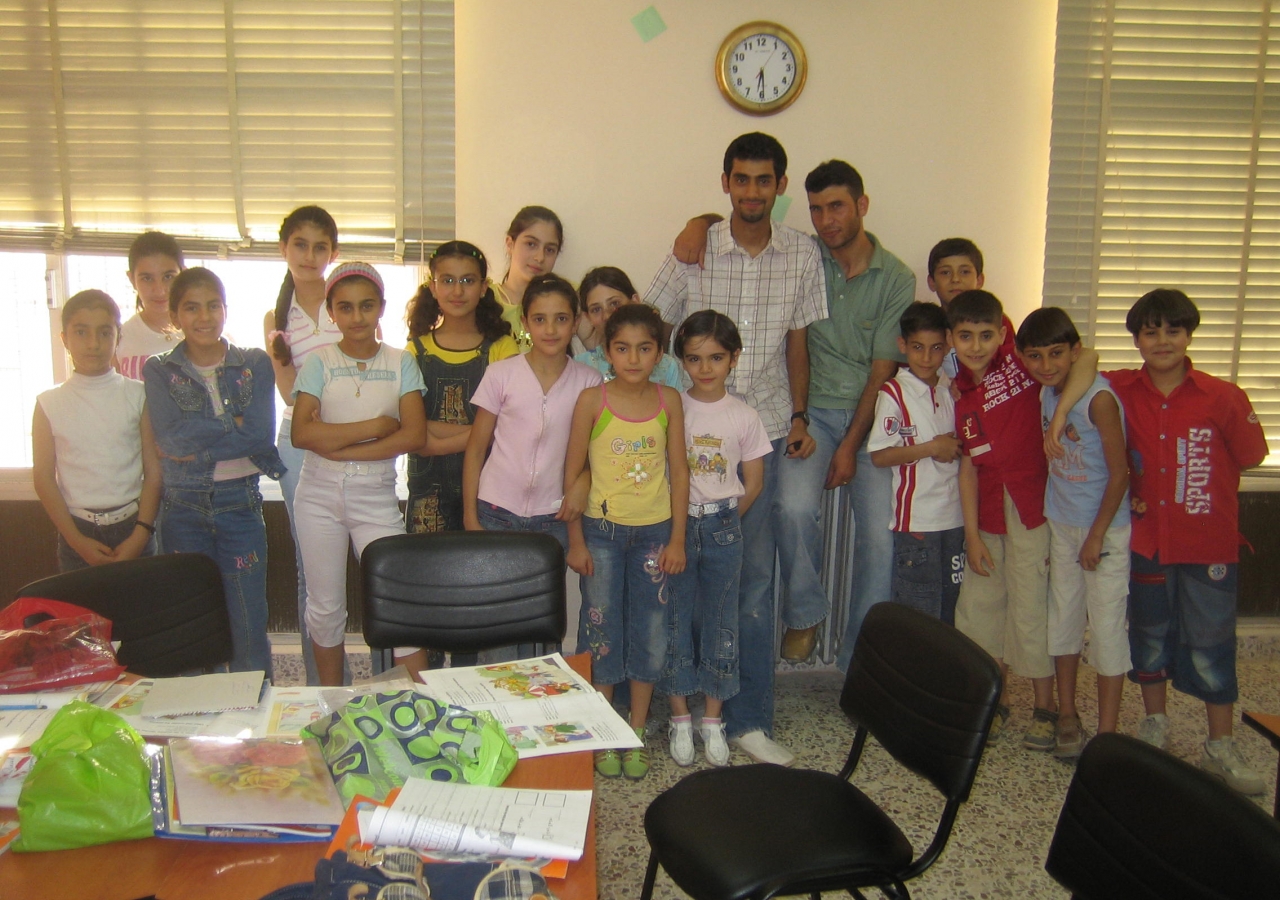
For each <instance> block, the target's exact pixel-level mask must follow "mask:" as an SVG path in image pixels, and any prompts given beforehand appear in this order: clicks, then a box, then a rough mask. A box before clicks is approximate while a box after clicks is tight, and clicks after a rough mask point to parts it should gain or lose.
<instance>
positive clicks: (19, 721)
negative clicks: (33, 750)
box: [0, 709, 57, 754]
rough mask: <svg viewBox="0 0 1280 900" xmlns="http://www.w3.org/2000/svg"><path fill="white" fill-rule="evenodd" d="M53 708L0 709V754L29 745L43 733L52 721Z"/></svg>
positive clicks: (54, 711)
mask: <svg viewBox="0 0 1280 900" xmlns="http://www.w3.org/2000/svg"><path fill="white" fill-rule="evenodd" d="M56 712H57V710H53V709H14V710H2V711H0V754H3V753H6V752H7V751H9V750H12V749H14V748H15V747H30V746H31V744H32V743H33V742H35V741H37V740H39V738H40V735H42V734H44V729H45V727H46V726H47V725H48V724H49V722H50V721H52V719H53V716H54V713H56Z"/></svg>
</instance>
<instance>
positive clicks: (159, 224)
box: [0, 0, 454, 261]
mask: <svg viewBox="0 0 1280 900" xmlns="http://www.w3.org/2000/svg"><path fill="white" fill-rule="evenodd" d="M0 81H2V82H3V84H4V89H3V90H0V168H2V169H3V171H4V172H5V173H6V177H5V178H4V179H3V181H0V248H7V249H42V250H46V251H49V250H52V251H61V250H77V251H80V252H106V251H119V250H121V249H123V248H124V247H127V245H128V242H129V241H130V240H131V239H132V238H133V236H135V235H136V234H137V233H138V232H140V231H142V230H144V229H146V228H158V229H160V230H163V231H167V232H170V233H172V234H174V235H176V236H179V237H180V238H181V239H182V243H183V246H184V248H190V250H191V251H192V252H195V253H197V254H199V253H201V252H208V253H219V254H220V255H227V254H245V255H274V254H276V253H277V250H276V234H277V229H278V228H279V223H280V220H281V219H282V218H283V217H284V215H285V214H286V213H287V212H288V211H289V210H291V209H293V208H294V207H296V206H299V205H302V204H305V203H317V204H319V205H321V206H324V207H325V208H326V209H328V210H329V211H330V212H331V213H333V215H334V218H335V219H336V220H337V221H338V225H339V228H340V236H341V240H342V244H343V245H344V249H345V250H346V254H345V255H347V256H348V257H350V256H351V255H352V253H353V252H360V253H362V254H364V255H372V256H374V257H376V258H381V259H390V258H399V257H401V256H403V257H405V258H407V259H408V260H410V261H412V260H416V259H418V258H419V256H420V254H421V252H422V247H423V245H428V246H429V245H432V244H434V243H438V242H439V241H442V240H447V239H448V238H450V237H452V232H453V221H454V213H453V202H454V201H453V198H454V165H453V149H454V90H453V83H454V82H453V4H452V2H438V0H312V2H310V3H306V4H301V5H300V4H297V3H290V2H283V0H183V2H181V3H174V2H172V0H0Z"/></svg>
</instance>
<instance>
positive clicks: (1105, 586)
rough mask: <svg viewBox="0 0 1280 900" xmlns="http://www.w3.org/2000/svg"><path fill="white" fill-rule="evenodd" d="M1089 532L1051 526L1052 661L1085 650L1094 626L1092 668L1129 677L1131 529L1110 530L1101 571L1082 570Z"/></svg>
mask: <svg viewBox="0 0 1280 900" xmlns="http://www.w3.org/2000/svg"><path fill="white" fill-rule="evenodd" d="M1088 536H1089V529H1088V528H1081V527H1079V526H1077V525H1063V524H1062V523H1061V522H1054V521H1052V520H1051V521H1050V522H1049V655H1050V656H1069V655H1071V654H1073V653H1079V652H1080V651H1081V649H1082V648H1083V646H1084V626H1085V620H1086V619H1087V620H1088V623H1089V664H1090V665H1091V666H1093V667H1094V668H1095V669H1097V670H1098V674H1099V675H1123V674H1125V673H1126V672H1128V671H1129V669H1130V665H1129V632H1128V630H1127V629H1126V628H1125V616H1126V613H1127V612H1128V606H1129V525H1128V523H1126V524H1124V525H1120V526H1118V527H1112V528H1108V529H1107V532H1106V534H1105V535H1103V538H1102V559H1100V560H1099V561H1098V568H1097V569H1096V570H1094V571H1092V572H1086V571H1085V570H1084V569H1083V568H1081V567H1080V559H1079V557H1080V548H1081V547H1082V546H1084V540H1085V538H1087V537H1088Z"/></svg>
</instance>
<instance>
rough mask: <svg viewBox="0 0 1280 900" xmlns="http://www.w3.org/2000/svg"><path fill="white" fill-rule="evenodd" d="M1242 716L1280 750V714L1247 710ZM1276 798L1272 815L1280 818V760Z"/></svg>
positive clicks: (1251, 726)
mask: <svg viewBox="0 0 1280 900" xmlns="http://www.w3.org/2000/svg"><path fill="white" fill-rule="evenodd" d="M1240 718H1241V719H1242V720H1243V721H1244V724H1246V725H1248V726H1249V727H1250V728H1252V729H1253V730H1254V731H1256V732H1258V734H1260V735H1262V736H1263V737H1264V738H1266V739H1267V740H1269V741H1270V742H1271V746H1272V747H1275V748H1276V749H1277V750H1280V716H1273V715H1271V714H1270V713H1260V712H1246V713H1242V714H1241V716H1240ZM1276 779H1277V781H1276V799H1275V803H1274V805H1273V806H1272V807H1271V815H1273V816H1274V817H1275V818H1277V819H1280V762H1278V763H1277V764H1276Z"/></svg>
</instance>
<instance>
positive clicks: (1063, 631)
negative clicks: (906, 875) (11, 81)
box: [1017, 306, 1129, 759]
mask: <svg viewBox="0 0 1280 900" xmlns="http://www.w3.org/2000/svg"><path fill="white" fill-rule="evenodd" d="M1017 345H1018V355H1019V356H1021V357H1022V362H1023V365H1025V366H1026V367H1027V370H1028V371H1029V372H1030V373H1031V375H1032V377H1033V378H1035V380H1036V381H1038V382H1040V384H1041V385H1043V387H1041V388H1040V410H1041V418H1042V421H1043V422H1044V424H1045V425H1046V426H1047V425H1048V423H1049V421H1050V419H1052V418H1053V417H1054V414H1055V413H1056V412H1057V409H1058V405H1059V400H1060V399H1061V393H1062V388H1063V385H1064V384H1065V383H1066V380H1067V378H1068V377H1069V376H1070V373H1071V369H1072V367H1073V365H1074V364H1075V361H1076V360H1077V359H1078V358H1079V356H1080V353H1081V349H1082V348H1081V346H1080V334H1079V332H1077V331H1076V326H1075V324H1074V323H1073V322H1072V321H1071V317H1070V316H1068V315H1067V314H1066V313H1065V312H1064V311H1063V310H1061V309H1058V308H1057V307H1055V306H1050V307H1046V308H1044V309H1037V310H1036V311H1035V312H1033V313H1031V314H1030V315H1029V316H1027V317H1026V318H1025V319H1024V320H1023V321H1022V325H1021V327H1020V328H1019V329H1018V339H1017ZM1062 445H1063V449H1064V451H1065V452H1064V453H1063V454H1062V455H1061V456H1060V457H1057V458H1051V459H1050V460H1049V484H1048V489H1047V490H1046V492H1045V515H1046V516H1047V517H1048V520H1049V624H1048V636H1049V655H1050V656H1052V657H1053V664H1054V674H1055V676H1056V678H1057V682H1058V733H1057V744H1056V746H1055V747H1054V750H1053V754H1054V756H1057V757H1059V758H1060V759H1073V758H1075V757H1077V756H1079V755H1080V752H1081V751H1082V750H1083V749H1084V745H1085V742H1086V741H1087V740H1088V738H1089V733H1088V731H1086V730H1085V728H1084V727H1083V726H1082V725H1081V724H1080V715H1079V713H1078V712H1077V710H1076V673H1077V671H1078V670H1079V667H1080V652H1081V650H1082V649H1083V648H1084V631H1085V622H1086V620H1087V621H1088V625H1089V632H1090V635H1091V640H1090V644H1089V661H1090V662H1091V663H1092V665H1093V667H1094V669H1096V670H1097V673H1098V731H1099V732H1104V731H1115V730H1116V722H1117V720H1118V719H1119V716H1120V695H1121V693H1122V692H1123V690H1124V675H1125V672H1127V671H1128V670H1129V638H1128V636H1127V634H1126V633H1125V627H1124V622H1125V606H1126V603H1127V601H1128V596H1129V503H1128V489H1129V466H1128V463H1127V462H1126V461H1125V438H1124V414H1123V412H1122V411H1121V409H1120V401H1119V400H1118V399H1117V398H1116V395H1115V394H1114V393H1113V392H1112V390H1111V386H1110V384H1109V383H1108V382H1107V379H1106V378H1104V377H1103V376H1101V375H1096V376H1095V377H1094V380H1093V384H1092V385H1091V386H1090V387H1089V389H1088V391H1086V392H1085V395H1084V397H1082V398H1081V401H1080V402H1079V403H1077V404H1076V406H1075V407H1074V408H1073V409H1072V410H1071V412H1070V413H1068V414H1067V419H1066V431H1065V433H1064V434H1063V440H1062Z"/></svg>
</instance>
